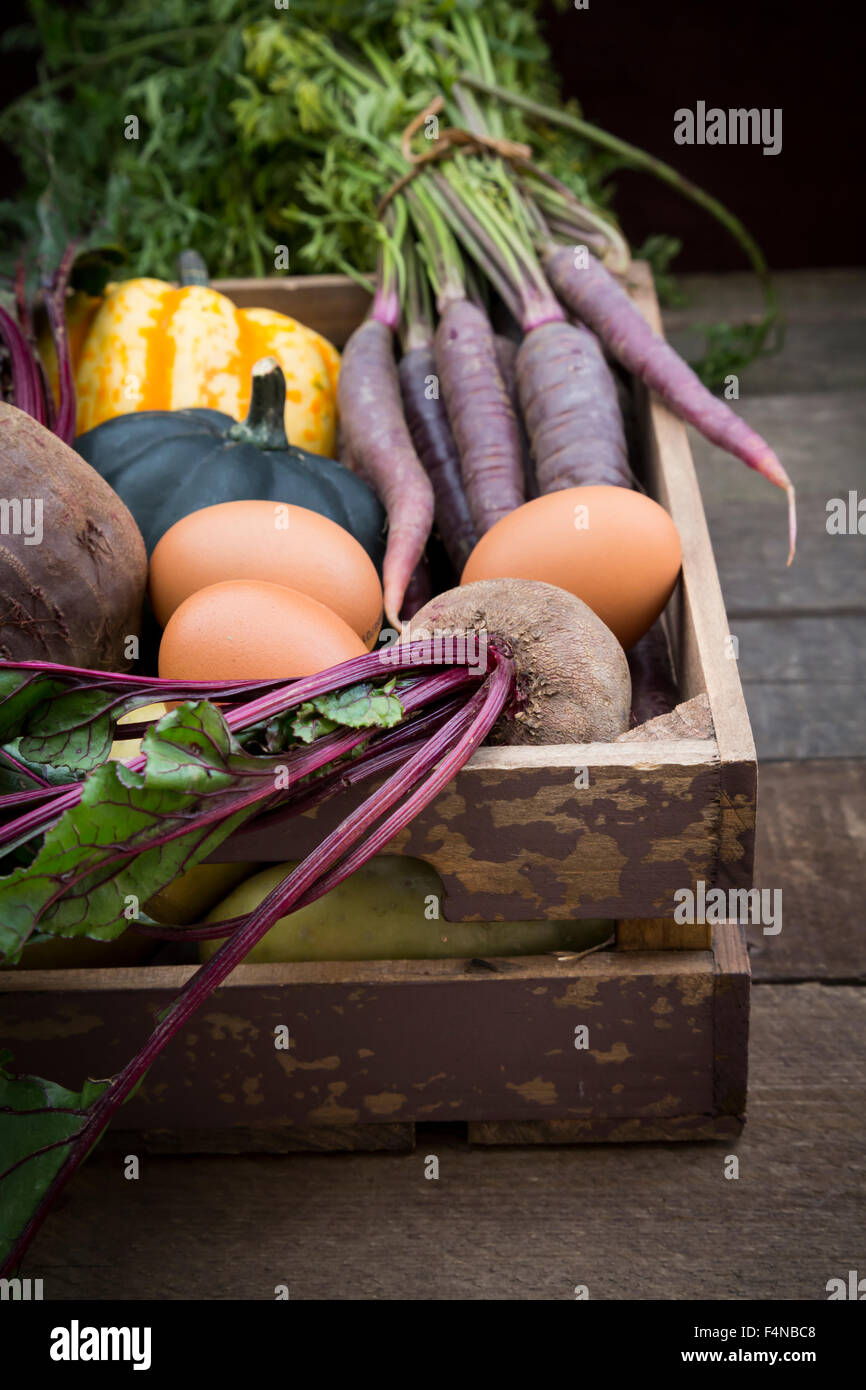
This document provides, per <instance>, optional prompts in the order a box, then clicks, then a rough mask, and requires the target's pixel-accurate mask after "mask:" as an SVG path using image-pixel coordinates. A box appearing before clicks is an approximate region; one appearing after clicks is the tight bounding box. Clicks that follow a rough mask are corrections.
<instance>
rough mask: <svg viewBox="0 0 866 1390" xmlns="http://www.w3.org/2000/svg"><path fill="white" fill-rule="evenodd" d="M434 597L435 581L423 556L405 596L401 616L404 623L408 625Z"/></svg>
mask: <svg viewBox="0 0 866 1390" xmlns="http://www.w3.org/2000/svg"><path fill="white" fill-rule="evenodd" d="M432 597H433V580H432V578H431V576H430V566H429V565H428V564H427V561H426V560H425V559H424V557H423V556H422V557H421V559H420V560H419V561H418V563H417V565H416V566H415V568H414V569H413V571H412V574H411V576H410V578H409V583H408V584H407V585H406V592H405V594H404V595H403V607H402V609H401V615H402V618H403V621H404V622H406V623H408V622H409V620H410V618H414V616H415V614H416V613H417V612H418V611H419V609H421V608H423V607H424V605H425V603H429V602H430V600H431V598H432Z"/></svg>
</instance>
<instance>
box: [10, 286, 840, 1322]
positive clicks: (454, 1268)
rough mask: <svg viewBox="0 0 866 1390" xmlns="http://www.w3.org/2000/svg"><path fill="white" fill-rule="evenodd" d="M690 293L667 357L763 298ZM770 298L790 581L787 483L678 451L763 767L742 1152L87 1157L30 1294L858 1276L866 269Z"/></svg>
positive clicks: (771, 402)
mask: <svg viewBox="0 0 866 1390" xmlns="http://www.w3.org/2000/svg"><path fill="white" fill-rule="evenodd" d="M684 283H685V286H686V288H687V290H688V292H689V295H690V302H689V306H688V308H687V309H684V310H682V309H681V310H677V311H674V312H671V313H669V314H667V315H666V324H667V329H668V333H669V336H670V337H671V338H672V340H673V341H674V342H675V343H676V344H677V346H679V347H681V348H682V347H685V348H686V349H687V350H689V351H692V350H693V349H694V346H695V342H696V339H695V334H694V329H693V327H692V325H693V324H695V323H699V322H702V321H709V320H712V319H715V318H718V317H720V316H728V317H729V318H730V319H731V320H733V319H736V318H739V317H741V316H742V315H743V314H744V313H751V312H754V311H755V310H756V307H757V300H756V297H755V293H754V286H753V285H752V283H751V282H750V280H749V279H748V277H746V276H736V275H731V276H725V277H719V276H713V277H709V276H694V277H689V278H688V279H687V280H686V281H685V282H684ZM779 288H780V290H781V297H782V301H783V305H784V308H785V311H786V314H787V318H788V331H787V336H786V342H785V347H784V350H783V351H782V352H781V353H780V354H779V355H777V356H775V357H772V358H768V359H766V360H764V361H762V362H760V363H757V364H755V365H753V366H752V367H751V368H749V369H748V370H747V371H746V372H745V373H743V376H742V380H741V398H740V401H739V409H740V410H741V412H742V414H743V415H744V416H745V417H746V419H748V420H749V421H750V423H751V424H753V425H754V426H755V427H756V428H757V429H758V430H759V431H760V432H761V433H763V434H765V435H766V437H767V438H769V439H770V440H771V441H772V442H773V444H774V445H775V447H776V449H777V452H778V453H779V455H780V456H781V458H782V460H783V461H784V463H785V465H786V467H787V469H788V471H789V473H790V474H791V476H792V477H793V479H794V482H795V484H796V486H797V489H798V494H799V513H800V546H799V553H798V557H797V560H796V562H795V565H794V567H793V568H792V569H791V570H789V571H786V569H785V564H784V557H785V534H786V532H785V512H784V503H783V499H782V497H781V495H780V494H777V493H776V492H775V491H774V489H772V488H770V487H768V486H767V485H766V484H765V483H764V482H763V481H762V480H761V479H759V478H758V477H757V476H756V475H754V474H751V473H749V472H748V471H747V470H746V469H745V468H743V467H742V466H740V465H739V464H738V463H736V462H735V461H733V460H731V459H728V458H727V457H726V456H724V455H723V454H721V453H720V452H719V451H718V450H716V449H714V448H712V447H711V446H709V445H706V444H704V442H703V441H702V440H700V439H698V438H696V437H694V436H693V438H692V444H693V448H694V451H695V457H696V463H697V467H698V471H699V477H700V481H701V488H702V491H703V495H704V500H705V505H706V508H707V513H708V517H709V523H710V530H711V533H712V537H713V543H714V546H715V551H716V557H717V561H718V564H719V570H720V574H721V578H722V587H723V589H724V592H725V598H726V602H727V605H728V612H729V616H730V626H731V632H732V633H733V634H734V635H736V636H737V637H738V639H739V661H740V671H741V675H742V678H743V682H744V688H745V691H746V698H747V701H748V705H749V710H750V714H751V718H752V722H753V727H754V731H755V738H756V743H757V748H758V755H759V758H760V761H761V772H760V787H759V813H758V823H759V834H758V856H757V870H756V881H757V883H758V884H759V885H760V886H763V887H766V888H781V889H782V892H783V913H784V924H783V928H782V932H781V934H780V935H779V936H777V937H763V936H762V935H759V934H756V935H755V939H754V941H753V943H752V946H753V949H752V967H753V971H754V978H755V989H754V991H753V1008H752V1036H751V1063H750V1065H751V1082H750V1094H749V1119H748V1123H747V1126H746V1130H745V1133H744V1135H743V1137H742V1139H741V1140H740V1141H739V1142H738V1143H736V1145H734V1146H731V1145H730V1144H721V1145H719V1144H708V1145H695V1144H688V1145H676V1144H671V1145H659V1144H648V1145H619V1146H617V1145H611V1146H595V1147H586V1148H573V1149H569V1148H535V1147H533V1148H513V1149H472V1148H470V1147H469V1146H468V1145H467V1144H466V1143H465V1141H464V1140H463V1139H462V1137H461V1135H460V1133H459V1132H458V1131H454V1130H449V1129H448V1128H445V1127H439V1128H437V1127H432V1126H431V1127H429V1128H421V1129H419V1134H418V1146H417V1148H416V1150H415V1152H414V1153H413V1154H371V1155H364V1154H334V1155H304V1154H297V1155H289V1156H280V1157H258V1156H256V1157H189V1158H183V1157H168V1156H160V1157H147V1156H145V1157H143V1158H142V1160H141V1176H140V1178H139V1180H138V1181H137V1182H130V1181H127V1180H126V1179H125V1178H124V1176H123V1157H124V1153H123V1150H122V1149H121V1150H108V1149H103V1150H101V1151H98V1152H97V1153H96V1154H95V1155H94V1157H93V1158H92V1159H91V1160H90V1162H89V1163H88V1164H87V1166H86V1168H85V1169H84V1170H82V1171H81V1172H80V1173H79V1174H78V1175H77V1176H76V1178H75V1180H74V1181H73V1183H72V1184H71V1185H70V1188H69V1189H68V1191H67V1193H66V1194H65V1196H64V1198H63V1200H62V1204H61V1205H60V1206H59V1207H58V1209H57V1210H56V1211H55V1212H54V1214H53V1216H52V1218H51V1219H50V1220H49V1222H48V1224H47V1225H46V1227H45V1228H44V1230H43V1232H42V1234H41V1235H40V1237H39V1238H38V1240H37V1241H36V1243H35V1245H34V1247H33V1250H32V1253H31V1255H30V1257H29V1259H28V1270H27V1272H28V1273H30V1274H31V1275H33V1276H34V1277H42V1278H43V1279H44V1281H45V1296H46V1298H58V1299H78V1298H97V1299H101V1298H123V1299H139V1298H166V1299H189V1298H207V1299H271V1298H273V1297H274V1289H275V1287H276V1286H277V1285H280V1284H286V1285H288V1288H289V1293H290V1297H291V1298H300V1299H304V1298H328V1299H356V1298H362V1299H364V1298H382V1299H427V1298H437V1299H479V1298H482V1299H508V1298H519V1299H547V1298H573V1297H574V1289H575V1286H576V1285H579V1284H583V1285H586V1286H587V1288H588V1291H589V1296H590V1298H593V1299H598V1298H625V1299H650V1298H670V1299H678V1298H689V1297H692V1298H706V1299H716V1298H721V1299H739V1298H764V1299H781V1298H804V1299H825V1298H826V1296H827V1295H826V1291H825V1289H826V1284H827V1281H828V1280H829V1279H831V1278H834V1277H836V1276H837V1275H841V1276H843V1277H847V1271H848V1270H849V1269H859V1270H860V1271H861V1273H862V1272H866V1242H864V1234H863V1233H864V1229H866V1221H864V1216H866V1200H864V1157H866V1133H864V1130H866V1124H864V1116H866V988H864V985H866V978H864V976H866V967H864V952H863V950H862V947H861V946H860V937H861V935H862V931H863V923H864V918H866V913H864V910H863V903H862V893H863V889H864V884H866V873H864V860H866V855H864V838H866V722H864V718H863V709H864V704H863V693H862V692H863V689H864V687H866V669H864V666H866V584H864V572H866V567H864V557H866V538H864V537H863V536H857V535H843V536H833V535H830V534H829V533H828V531H827V527H826V519H827V502H828V500H829V499H831V498H834V497H841V498H845V499H847V497H848V493H849V491H851V490H854V491H856V492H857V494H858V496H859V497H860V498H864V497H866V391H864V386H866V272H863V271H828V272H794V273H791V274H787V275H784V276H781V277H779ZM758 931H759V929H758ZM729 1152H735V1153H736V1155H737V1158H738V1160H739V1177H738V1178H737V1179H736V1180H732V1179H730V1178H726V1176H725V1168H726V1159H727V1155H728V1154H729ZM430 1155H435V1156H436V1157H437V1158H438V1160H439V1173H440V1176H439V1179H438V1181H431V1180H428V1179H426V1178H425V1175H424V1174H425V1166H426V1162H427V1159H428V1156H430Z"/></svg>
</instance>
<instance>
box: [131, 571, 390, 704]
mask: <svg viewBox="0 0 866 1390" xmlns="http://www.w3.org/2000/svg"><path fill="white" fill-rule="evenodd" d="M366 651H367V648H366V647H365V646H364V643H363V642H362V641H361V639H360V637H359V636H358V634H357V632H353V631H352V629H351V628H350V627H349V625H348V623H344V622H343V619H342V618H339V617H338V616H337V614H336V613H332V612H331V610H330V608H326V607H325V605H324V604H323V603H317V602H316V600H315V599H313V598H310V596H309V594H302V593H299V592H298V590H297V589H287V588H286V587H285V586H284V585H282V584H265V583H263V582H262V581H261V580H254V579H230V580H227V581H226V582H225V583H223V584H210V585H208V587H207V588H206V589H198V590H197V591H196V592H195V593H194V594H191V595H190V596H189V598H188V599H185V600H184V602H183V603H182V604H181V605H180V606H179V607H178V608H176V609H175V611H174V613H172V615H171V617H170V618H169V620H168V623H167V625H166V629H165V632H164V633H163V634H162V642H161V643H160V648H159V674H160V676H163V677H167V678H174V679H182V680H246V679H250V680H255V679H260V680H269V679H271V678H274V679H283V678H285V679H286V680H293V679H295V678H296V677H297V676H312V675H314V674H315V673H316V672H317V671H324V670H325V669H326V668H327V667H328V666H336V665H337V663H338V662H341V661H350V660H351V658H352V657H355V656H364V655H366Z"/></svg>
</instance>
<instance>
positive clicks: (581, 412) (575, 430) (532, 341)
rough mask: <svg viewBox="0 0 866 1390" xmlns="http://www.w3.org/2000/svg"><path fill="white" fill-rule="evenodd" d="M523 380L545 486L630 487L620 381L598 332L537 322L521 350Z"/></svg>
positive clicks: (524, 404) (519, 378) (525, 406)
mask: <svg viewBox="0 0 866 1390" xmlns="http://www.w3.org/2000/svg"><path fill="white" fill-rule="evenodd" d="M517 383H518V388H519V391H520V403H521V406H522V409H523V418H524V420H525V421H526V428H527V430H528V432H529V438H530V440H531V443H532V457H533V459H534V460H535V473H536V477H537V479H538V489H539V491H540V492H541V493H547V492H557V491H559V490H560V489H561V488H569V487H578V486H581V485H587V484H590V483H605V484H608V485H610V486H613V487H631V471H630V469H629V465H628V449H627V447H626V441H625V431H624V429H623V420H622V413H621V411H620V408H619V400H618V397H617V392H616V382H615V381H614V378H613V375H612V373H611V370H610V368H609V367H608V365H607V363H606V362H605V360H604V354H603V353H602V351H601V348H600V347H599V344H598V340H597V339H596V337H595V334H594V333H590V332H589V330H588V329H586V328H583V327H577V326H575V325H574V324H571V323H566V322H565V321H560V322H559V323H544V324H541V325H540V326H539V327H538V328H535V329H533V331H532V332H531V333H528V334H527V335H526V337H525V338H524V340H523V343H522V344H521V347H520V350H519V352H518V354H517Z"/></svg>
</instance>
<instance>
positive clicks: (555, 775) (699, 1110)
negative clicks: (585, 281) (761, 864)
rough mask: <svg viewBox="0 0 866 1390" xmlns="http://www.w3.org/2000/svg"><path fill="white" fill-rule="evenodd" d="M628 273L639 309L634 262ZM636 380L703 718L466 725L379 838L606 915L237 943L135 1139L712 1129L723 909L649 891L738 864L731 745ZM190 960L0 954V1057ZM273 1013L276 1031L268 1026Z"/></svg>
mask: <svg viewBox="0 0 866 1390" xmlns="http://www.w3.org/2000/svg"><path fill="white" fill-rule="evenodd" d="M633 280H634V295H635V298H636V300H637V302H638V303H639V305H640V307H641V309H642V311H643V312H644V314H645V315H646V316H647V318H648V319H649V320H650V322H651V323H652V324H653V325H654V326H655V327H660V319H659V313H658V306H657V303H656V300H655V295H654V293H653V289H652V283H651V279H650V276H649V273H648V271H647V269H646V267H643V266H640V265H638V266H636V267H635V269H634V275H633ZM218 287H219V288H221V289H222V290H223V291H224V292H226V293H228V294H229V295H230V296H231V297H232V298H233V299H234V300H235V301H236V302H237V303H238V304H241V305H254V304H260V305H266V306H268V307H272V308H275V309H278V310H282V311H284V312H287V313H289V314H292V315H293V316H295V317H296V318H299V319H300V320H301V321H302V322H305V323H308V324H310V325H311V326H313V327H315V328H317V329H319V330H320V331H321V332H323V333H325V334H326V335H327V336H328V337H329V338H331V339H332V340H333V341H335V342H336V343H338V344H342V343H343V342H344V341H345V339H346V337H347V336H348V334H349V333H350V332H351V330H352V328H353V327H354V326H355V325H356V324H357V323H358V322H359V321H360V318H361V316H362V314H363V312H364V308H365V303H366V297H365V295H364V292H363V291H362V290H361V289H359V288H358V287H357V286H355V285H354V284H352V282H351V281H349V280H346V279H344V278H343V277H340V276H324V277H306V278H297V279H274V280H260V281H254V280H238V281H228V282H223V283H222V284H221V285H219V286H218ZM638 405H639V410H640V416H641V422H642V443H643V476H644V483H645V485H646V487H647V490H648V491H649V493H650V494H651V495H652V496H654V497H656V498H657V500H658V501H659V502H661V503H662V505H663V506H664V507H665V508H666V509H667V510H668V511H669V513H670V514H671V516H672V517H673V519H674V521H675V523H676V525H677V527H678V529H679V532H680V536H681V538H682V543H683V573H682V578H681V580H680V582H679V585H678V587H677V590H676V592H675V594H674V596H673V598H672V600H671V602H670V604H669V607H668V611H667V614H666V622H667V628H668V637H669V641H670V645H671V650H672V655H673V659H674V664H675V668H676V672H677V678H678V682H679V686H680V692H681V698H682V699H690V698H692V697H693V696H695V695H698V694H701V693H702V692H705V693H706V695H707V696H708V699H709V705H710V710H711V713H712V718H713V724H714V736H713V737H712V738H708V739H689V740H678V739H672V740H670V741H664V742H649V741H647V742H646V743H640V742H628V743H623V744H586V745H573V746H559V747H545V748H503V749H499V748H496V749H493V748H491V749H482V750H481V751H480V752H479V753H478V754H477V755H476V756H475V757H474V758H473V759H472V761H471V762H470V763H469V764H468V765H467V767H466V768H464V769H463V771H462V772H461V773H460V774H459V776H458V777H457V778H456V779H455V781H454V782H453V783H452V784H451V786H450V787H449V788H448V789H447V790H446V792H445V793H444V794H443V795H442V796H441V797H440V798H439V799H438V800H437V801H436V802H435V803H433V805H432V806H430V807H429V808H428V809H427V811H426V812H424V813H423V814H422V815H421V816H419V817H418V819H417V820H416V821H415V822H414V823H413V824H412V825H411V826H409V827H408V828H407V829H406V830H405V831H404V832H402V834H401V835H400V836H399V837H398V838H397V839H396V840H395V841H394V842H392V845H391V846H390V849H391V850H392V851H394V852H400V853H403V854H411V855H415V856H417V857H419V858H423V859H426V860H428V861H429V862H430V863H431V864H432V865H433V866H434V867H435V868H436V869H437V871H438V872H439V874H440V876H441V879H442V883H443V912H444V915H445V917H446V918H450V919H451V920H458V919H468V918H478V919H493V918H499V919H502V920H513V919H518V918H523V919H526V918H571V917H594V918H595V917H602V918H610V919H613V920H615V921H616V923H617V927H616V940H615V947H614V948H612V949H608V950H604V951H599V952H596V953H594V954H590V955H586V956H583V957H579V956H578V957H575V956H563V957H557V956H540V957H532V958H523V959H520V960H514V959H511V960H496V961H491V962H488V963H487V964H486V965H485V963H479V962H467V961H462V960H454V961H426V962H412V961H396V962H372V963H370V962H366V963H328V964H307V965H273V966H263V965H245V966H241V967H240V968H239V969H238V970H236V971H235V973H234V975H233V976H232V977H231V979H230V980H229V982H228V983H227V984H226V985H225V986H224V987H223V988H222V989H221V990H220V991H219V992H218V994H217V995H216V996H215V997H214V999H213V1000H212V1001H211V1003H210V1005H209V1006H206V1007H205V1008H204V1009H203V1010H202V1011H201V1013H200V1015H199V1016H197V1017H196V1018H195V1019H194V1020H193V1021H192V1023H191V1025H190V1027H189V1028H188V1029H187V1030H186V1032H185V1033H184V1034H183V1035H182V1036H181V1037H179V1038H176V1039H175V1040H174V1042H173V1043H172V1044H171V1045H170V1046H169V1047H168V1048H167V1049H166V1051H165V1053H164V1054H163V1055H162V1056H161V1057H160V1059H159V1060H158V1062H157V1063H156V1064H155V1065H154V1067H153V1068H152V1069H151V1072H150V1073H149V1075H148V1077H147V1079H146V1081H145V1083H144V1085H143V1086H142V1087H141V1089H140V1091H139V1092H138V1093H137V1094H136V1095H135V1097H134V1098H133V1099H132V1100H131V1101H130V1102H129V1103H128V1104H127V1105H126V1106H125V1107H124V1110H123V1113H122V1116H121V1120H120V1123H121V1125H122V1127H123V1128H124V1129H126V1128H132V1129H138V1130H142V1131H145V1132H146V1134H145V1138H144V1141H143V1142H146V1143H149V1144H151V1146H156V1147H163V1148H166V1147H168V1148H177V1149H183V1150H199V1151H207V1150H211V1151H229V1152H230V1151H234V1150H238V1149H249V1148H253V1149H262V1150H268V1151H280V1150H290V1149H293V1148H316V1147H320V1148H329V1149H332V1148H371V1149H372V1148H399V1147H404V1146H407V1145H409V1144H411V1143H412V1141H413V1135H414V1128H415V1126H416V1125H417V1124H421V1123H425V1122H442V1121H449V1122H458V1121H459V1122H465V1123H467V1125H468V1127H469V1137H470V1138H471V1139H473V1140H474V1141H476V1142H480V1143H509V1142H521V1143H525V1142H578V1141H598V1140H627V1139H702V1138H722V1137H727V1136H730V1135H733V1134H735V1133H736V1132H737V1131H738V1129H739V1127H740V1125H741V1123H742V1116H743V1111H744V1106H745V1083H746V1040H747V1028H748V984H749V971H748V957H747V953H746V949H745V943H744V936H743V932H742V930H741V929H740V928H739V927H738V926H736V925H733V924H731V925H728V926H721V927H716V928H715V932H714V939H711V932H710V928H709V927H708V926H705V925H704V926H702V925H700V924H699V925H695V926H679V925H678V924H677V923H675V922H674V921H673V913H674V908H675V898H674V894H675V892H676V891H677V890H680V889H684V888H691V889H695V888H696V886H697V885H698V883H700V882H703V883H704V884H705V886H706V889H707V890H709V888H711V887H719V888H722V889H725V890H728V889H731V888H748V887H750V886H751V878H752V861H753V845H754V823H755V803H756V775H757V774H756V763H755V750H754V744H753V741H752V735H751V730H750V727H749V722H748V716H747V713H746V708H745V704H744V701H743V695H742V690H741V687H740V681H739V677H738V674H737V667H736V661H735V660H734V659H732V653H731V650H730V649H731V644H730V642H729V641H728V640H727V638H728V628H727V621H726V617H725V611H724V605H723V602H722V596H721V591H720V589H719V583H718V578H717V575H716V567H715V562H714V560H713V555H712V549H711V546H710V540H709V535H708V532H707V527H706V522H705V519H704V514H703V509H702V506H701V500H700V494H699V491H698V486H697V480H696V477H695V473H694V468H693V465H692V459H691V453H690V450H689V445H688V441H687V437H686V432H685V429H684V428H683V426H682V425H681V424H680V422H679V421H678V420H676V419H675V418H674V417H673V416H672V415H670V414H669V413H668V411H667V410H665V409H664V407H663V406H661V405H660V404H659V403H658V402H657V401H656V400H652V399H649V398H647V397H646V396H645V395H642V397H641V399H640V400H639V402H638ZM584 768H585V769H587V772H588V785H587V786H581V787H576V786H575V774H576V771H577V770H578V769H584ZM579 780H580V781H581V782H582V781H584V780H585V779H583V778H581V779H579ZM344 810H345V804H344V805H343V806H342V807H337V806H333V805H331V806H328V805H326V806H325V807H324V808H322V809H321V811H320V813H319V815H318V818H316V817H315V816H313V815H311V816H310V817H308V818H304V820H303V822H298V821H291V822H286V823H285V824H284V825H283V826H280V825H279V823H276V824H274V825H272V826H271V828H269V829H268V831H267V832H262V831H258V832H256V831H255V830H249V831H244V832H242V833H240V834H238V835H237V836H235V837H234V838H233V839H232V841H230V842H229V843H228V844H227V845H226V846H224V847H223V849H222V851H221V852H220V855H219V857H220V858H224V859H257V860H282V859H286V858H294V857H298V856H299V855H300V854H301V853H303V852H305V851H306V849H308V848H311V847H312V845H313V844H314V843H315V841H316V840H317V839H318V838H319V837H320V836H321V834H322V830H323V828H324V827H326V826H327V825H329V824H331V823H333V822H334V821H335V820H336V818H337V817H338V815H339V814H341V813H342V811H344ZM191 969H192V967H190V966H181V965H158V966H139V967H133V968H128V969H127V968H122V969H121V968H113V969H96V970H63V971H27V972H18V973H16V972H14V971H8V972H4V973H2V974H0V997H2V1004H0V1046H9V1047H10V1048H11V1049H12V1051H13V1053H14V1055H15V1066H16V1069H18V1070H22V1071H24V1070H26V1071H30V1072H34V1073H36V1074H38V1075H39V1074H41V1075H45V1076H49V1077H51V1078H52V1079H53V1080H58V1081H62V1082H65V1083H67V1084H70V1085H73V1084H74V1085H76V1086H77V1085H79V1084H80V1083H81V1080H82V1079H83V1077H84V1076H85V1075H94V1076H106V1075H110V1074H111V1073H113V1072H114V1071H115V1070H117V1069H119V1067H120V1066H121V1065H122V1063H123V1062H124V1061H125V1060H126V1059H127V1058H128V1057H129V1056H130V1055H131V1053H133V1052H134V1051H135V1050H137V1047H138V1046H139V1044H140V1041H141V1040H142V1039H143V1037H144V1036H145V1034H146V1032H147V1031H148V1030H149V1027H150V1024H151V1022H152V1020H153V1018H154V1014H155V1013H156V1011H158V1010H159V1009H160V1008H161V1007H163V1006H164V1005H165V1003H167V1002H168V1000H169V998H170V997H171V996H172V995H173V994H174V993H175V991H176V990H177V989H178V988H179V987H180V986H181V985H182V984H183V982H184V981H185V980H186V979H187V978H188V977H189V975H190V973H191ZM280 1024H284V1025H286V1027H287V1028H288V1030H289V1035H290V1039H291V1046H290V1048H289V1049H288V1050H280V1049H277V1048H275V1046H274V1036H275V1034H274V1030H275V1028H277V1026H278V1025H280ZM583 1026H585V1027H586V1028H587V1029H588V1035H583V1034H581V1033H580V1032H579V1031H578V1032H576V1030H580V1029H581V1028H582V1027H583ZM61 1040H62V1047H61V1046H60V1043H61Z"/></svg>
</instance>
